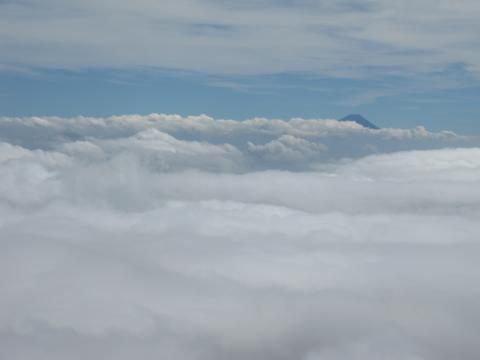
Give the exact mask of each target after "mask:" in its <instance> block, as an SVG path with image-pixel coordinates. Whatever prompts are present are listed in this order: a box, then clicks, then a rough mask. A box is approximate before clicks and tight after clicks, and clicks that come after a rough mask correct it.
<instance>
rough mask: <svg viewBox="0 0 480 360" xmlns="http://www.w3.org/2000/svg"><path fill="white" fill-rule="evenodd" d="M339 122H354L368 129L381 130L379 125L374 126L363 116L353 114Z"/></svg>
mask: <svg viewBox="0 0 480 360" xmlns="http://www.w3.org/2000/svg"><path fill="white" fill-rule="evenodd" d="M339 121H353V122H356V123H357V124H359V125H362V126H363V127H366V128H368V129H379V127H378V126H377V125H375V124H372V123H371V122H370V121H368V120H367V119H365V118H364V117H363V116H362V115H359V114H351V115H348V116H345V117H344V118H343V119H340V120H339Z"/></svg>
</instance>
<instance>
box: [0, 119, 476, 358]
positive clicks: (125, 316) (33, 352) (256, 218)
mask: <svg viewBox="0 0 480 360" xmlns="http://www.w3.org/2000/svg"><path fill="white" fill-rule="evenodd" d="M477 145H478V146H480V141H479V139H478V138H474V137H467V136H460V135H457V134H455V133H452V132H447V131H445V132H440V133H432V132H429V131H427V130H426V129H425V128H422V127H418V128H416V129H381V130H370V129H365V128H362V127H361V126H359V125H357V124H356V123H352V122H338V121H336V120H321V119H291V120H288V121H285V120H279V119H277V120H275V119H263V118H256V119H250V120H245V121H232V120H219V119H213V118H210V117H208V116H196V117H181V116H178V115H161V114H152V115H148V116H137V115H135V116H116V117H110V118H87V117H76V118H57V117H26V118H9V117H0V250H1V251H0V289H1V290H0V292H1V295H0V358H1V359H6V360H31V359H35V360H64V359H69V360H76V359H78V360H85V359H102V360H103V359H115V360H124V359H125V360H126V359H129V360H130V359H142V360H143V359H144V360H150V359H151V360H153V359H171V360H197V359H201V360H217V359H218V360H224V359H231V360H237V359H238V360H240V359H242V360H243V359H251V360H291V359H301V360H343V359H345V360H346V359H348V360H350V359H353V360H386V359H392V360H439V359H440V360H441V359H445V360H451V359H462V360H468V359H472V360H473V359H475V360H476V359H478V353H479V352H480V344H479V342H478V334H479V333H480V300H479V299H480V287H479V286H478V284H479V283H480V263H479V259H480V241H479V234H480V221H479V219H480V148H478V147H476V146H477Z"/></svg>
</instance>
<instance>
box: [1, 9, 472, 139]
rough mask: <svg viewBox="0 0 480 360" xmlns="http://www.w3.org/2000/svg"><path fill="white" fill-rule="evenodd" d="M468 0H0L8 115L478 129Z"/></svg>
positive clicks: (4, 98) (3, 98)
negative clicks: (365, 121)
mask: <svg viewBox="0 0 480 360" xmlns="http://www.w3.org/2000/svg"><path fill="white" fill-rule="evenodd" d="M479 17H480V5H479V4H478V3H477V2H474V1H470V0H461V1H458V2H455V3H453V2H451V1H446V0H440V1H430V0H420V1H416V2H403V3H402V4H397V2H394V1H390V0H371V1H355V0H345V1H333V0H290V1H287V0H282V1H275V0H258V1H254V0H248V1H243V2H234V1H217V0H179V1H176V2H167V1H151V0H141V1H135V2H134V1H130V0H119V1H117V2H110V1H105V2H93V1H80V0H69V1H58V0H46V1H38V0H24V1H14V0H9V1H0V21H1V22H2V24H3V26H2V28H1V29H0V109H1V110H0V115H4V116H12V115H15V116H21V115H61V116H71V115H80V114H82V115H93V116H105V115H111V114H126V113H138V114H147V113H151V112H158V113H178V114H181V115H190V114H201V113H205V114H208V115H211V116H215V117H223V118H232V119H245V118H249V117H254V116H263V117H277V118H284V119H286V118H290V117H308V118H310V117H314V118H339V117H343V116H344V115H346V114H349V113H361V114H363V115H364V116H365V117H367V118H369V119H370V120H371V121H373V122H375V123H377V124H378V125H379V126H383V127H390V126H391V127H412V126H416V125H425V126H427V127H428V128H429V129H432V130H441V129H451V130H455V131H458V132H461V133H480V122H479V116H478V109H479V106H478V100H479V98H480V70H479V69H480V41H479V37H478V33H480V25H479V22H478V21H477V20H478V18H479Z"/></svg>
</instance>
